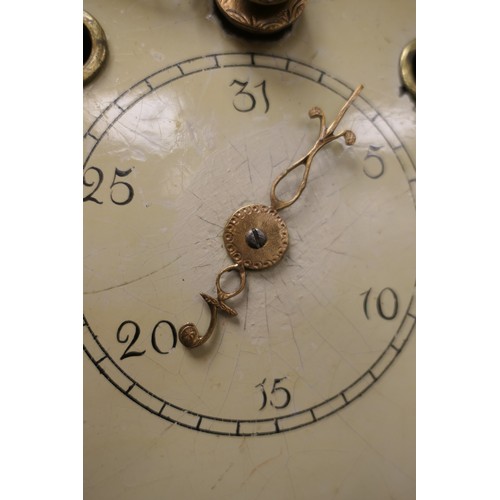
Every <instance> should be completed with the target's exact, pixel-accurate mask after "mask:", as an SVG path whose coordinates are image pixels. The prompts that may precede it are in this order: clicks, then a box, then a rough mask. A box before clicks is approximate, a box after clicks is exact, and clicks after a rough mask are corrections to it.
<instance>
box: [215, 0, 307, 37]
mask: <svg viewBox="0 0 500 500" xmlns="http://www.w3.org/2000/svg"><path fill="white" fill-rule="evenodd" d="M306 3H307V0H278V1H276V0H267V1H266V0H253V1H250V0H216V4H217V6H218V7H219V9H220V11H221V12H222V13H223V14H224V16H225V17H226V18H227V19H228V20H229V21H230V22H231V23H232V24H234V25H235V26H237V27H238V28H241V29H243V30H245V31H249V32H251V33H257V34H271V33H276V32H278V31H281V30H283V29H285V28H287V27H288V26H290V25H291V24H292V23H294V22H295V21H296V20H297V19H298V18H299V17H300V15H301V14H302V12H303V11H304V8H305V6H306Z"/></svg>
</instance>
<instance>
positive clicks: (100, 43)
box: [83, 11, 108, 85]
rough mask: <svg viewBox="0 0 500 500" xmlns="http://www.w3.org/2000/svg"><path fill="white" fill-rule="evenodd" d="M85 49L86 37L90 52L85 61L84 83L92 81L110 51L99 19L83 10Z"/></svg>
mask: <svg viewBox="0 0 500 500" xmlns="http://www.w3.org/2000/svg"><path fill="white" fill-rule="evenodd" d="M83 36H84V50H85V44H86V42H85V39H87V42H88V43H89V44H90V54H89V55H88V57H87V58H86V60H85V61H84V63H83V84H84V85H85V84H86V83H88V82H90V80H92V78H94V76H95V75H96V74H97V72H98V71H99V70H100V69H101V67H102V66H103V64H104V62H105V60H106V56H107V53H108V43H107V41H106V35H105V34H104V30H103V29H102V27H101V25H100V24H99V22H98V21H97V19H96V18H95V17H94V16H92V15H91V14H89V13H88V12H85V11H83Z"/></svg>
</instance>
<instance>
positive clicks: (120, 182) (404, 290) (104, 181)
mask: <svg viewBox="0 0 500 500" xmlns="http://www.w3.org/2000/svg"><path fill="white" fill-rule="evenodd" d="M284 89H285V90H284ZM349 94H350V89H349V88H347V87H346V86H345V85H344V84H342V83H340V82H339V80H338V79H335V78H334V77H332V76H330V75H328V74H327V73H326V72H325V71H324V70H322V69H318V68H315V67H313V66H311V65H306V64H304V63H300V62H298V61H296V60H293V59H291V58H286V57H280V56H273V55H265V54H255V53H223V54H211V55H207V56H201V57H198V58H194V59H190V60H187V61H179V62H177V63H175V64H174V65H172V66H169V67H167V68H165V69H163V70H162V71H160V72H157V73H155V74H153V75H149V76H148V77H146V78H145V79H143V80H142V81H140V82H138V83H137V84H136V85H134V86H133V87H132V88H131V89H129V90H127V91H126V92H125V93H124V94H123V95H122V96H120V97H119V98H118V99H117V100H116V101H115V102H113V103H112V104H111V105H110V106H109V107H108V108H106V109H105V110H104V112H103V113H102V114H101V116H99V117H98V119H97V120H96V121H95V122H94V123H93V124H92V125H91V127H90V128H89V130H88V132H87V134H86V137H85V145H86V146H87V147H88V148H89V154H88V156H87V157H86V159H85V164H84V184H85V196H84V202H85V205H84V207H85V214H84V215H85V222H86V226H85V335H84V337H85V347H86V349H87V351H88V353H89V356H90V357H91V359H92V360H93V362H94V363H95V364H96V365H97V366H98V367H99V369H101V370H102V371H103V372H104V373H105V374H106V375H107V376H108V377H109V379H110V381H112V383H114V384H115V386H116V387H118V388H119V389H120V390H121V391H122V392H123V393H124V394H126V395H127V396H128V397H129V398H131V399H132V400H133V401H135V402H137V403H139V404H140V405H141V406H144V407H146V408H147V409H148V410H149V411H151V412H152V413H154V414H156V415H157V416H159V417H161V418H165V419H167V420H170V421H172V422H176V423H178V424H180V425H183V426H186V427H189V428H192V429H194V430H200V431H206V432H213V433H217V434H219V433H220V434H229V435H259V434H269V433H274V432H282V431H284V430H289V429H295V428H297V427H302V426H306V425H311V424H314V423H315V422H317V421H318V420H321V419H322V418H324V417H326V416H328V415H331V414H332V413H335V412H336V411H339V410H340V409H342V408H344V407H345V406H347V405H348V404H349V403H350V402H352V401H354V400H355V399H357V398H358V397H359V396H361V395H362V394H363V393H364V392H365V391H366V390H367V389H368V388H369V387H371V386H372V385H373V384H374V383H375V382H376V381H377V379H378V377H379V376H381V375H382V374H383V373H384V372H385V370H386V369H387V368H388V367H389V366H390V365H391V363H392V362H393V361H394V359H395V358H396V357H397V355H398V353H399V352H400V350H401V349H402V347H403V346H404V344H405V342H406V340H407V338H408V336H409V335H410V333H411V331H412V329H413V326H414V322H415V308H414V297H413V288H414V287H413V285H414V281H415V277H414V268H413V267H412V266H408V265H407V264H408V262H412V260H413V258H414V246H415V245H414V241H413V234H414V227H413V220H414V197H413V189H412V188H413V185H414V182H415V173H414V168H413V164H412V162H411V159H410V157H409V155H408V153H407V152H406V151H405V148H404V146H403V144H402V143H401V141H400V140H399V138H398V137H397V135H396V134H395V132H394V131H393V130H392V129H391V127H390V126H389V125H388V124H387V122H385V121H384V120H383V118H382V117H381V116H380V114H379V113H378V112H377V111H376V110H375V109H374V108H373V107H372V106H370V104H369V103H368V102H367V101H366V100H365V99H364V98H360V99H359V100H358V101H357V102H356V104H355V109H353V110H352V111H351V112H350V113H349V117H348V118H347V119H346V122H347V121H348V122H349V126H350V127H351V128H352V129H355V130H356V133H357V134H358V137H360V140H359V141H358V145H357V146H355V147H351V148H347V147H346V146H342V145H340V144H335V145H332V147H331V148H329V149H328V150H326V151H324V152H322V154H321V156H320V157H319V158H318V160H317V161H316V163H315V165H314V167H315V170H314V173H313V174H312V176H311V179H310V185H309V190H308V191H306V194H305V195H304V199H301V200H300V203H298V206H297V207H295V206H294V207H293V209H290V210H289V211H288V212H289V216H288V219H289V226H290V229H289V231H290V240H291V241H292V244H291V248H290V250H289V252H287V254H286V255H285V257H284V261H283V262H282V263H281V265H280V266H278V267H276V268H275V269H272V270H269V271H268V272H266V273H253V275H252V276H249V278H248V279H249V281H250V280H251V284H250V287H249V291H248V293H247V294H245V297H244V298H243V300H240V304H239V309H240V316H239V317H238V318H237V319H230V318H227V319H226V318H225V319H223V320H221V324H220V326H219V328H218V329H219V331H218V333H217V338H216V339H215V340H213V345H211V346H207V347H206V348H205V349H203V350H201V351H200V352H197V353H193V352H189V351H187V350H186V349H184V348H183V346H182V345H180V344H178V343H177V339H178V327H179V326H180V325H182V324H183V322H185V321H186V320H188V319H192V318H195V319H199V321H200V322H201V323H203V322H204V321H205V320H204V318H203V302H202V301H199V300H197V298H196V296H197V294H198V293H199V291H200V290H199V288H200V286H201V285H202V284H203V285H204V287H205V290H208V291H210V289H211V287H213V285H211V282H213V275H214V273H215V271H217V269H218V268H221V267H223V266H225V265H226V264H227V262H228V257H227V255H226V253H225V252H224V250H223V240H222V237H221V232H222V229H223V225H224V223H225V221H226V220H227V219H228V216H230V215H231V212H232V210H233V209H234V208H236V207H238V204H248V203H249V202H252V201H257V202H260V201H265V200H266V198H267V196H268V193H269V186H270V185H271V181H272V179H273V178H274V177H276V175H277V174H279V173H280V171H281V170H283V169H284V168H285V167H287V166H288V165H290V164H291V163H293V160H294V159H295V158H296V157H297V155H298V154H301V153H303V150H304V149H305V148H307V149H308V146H309V144H310V143H311V142H313V138H314V134H315V133H316V130H315V129H316V124H314V123H311V122H309V121H308V120H307V117H306V116H305V113H304V110H306V109H309V108H310V107H312V106H313V105H314V103H317V102H321V103H322V105H323V106H324V107H325V108H326V109H332V110H336V109H338V108H340V107H341V105H342V104H343V101H344V100H345V97H346V96H348V95H349ZM249 113H250V114H252V115H255V116H254V117H252V118H250V119H248V117H249V116H250V115H249ZM270 126H272V128H273V133H272V134H269V127H270ZM215 131H216V133H215ZM277 139H279V140H277ZM110 160H111V161H110ZM283 213H284V214H286V212H285V211H284V212H283ZM283 216H284V217H285V215H283ZM110 306H111V307H110Z"/></svg>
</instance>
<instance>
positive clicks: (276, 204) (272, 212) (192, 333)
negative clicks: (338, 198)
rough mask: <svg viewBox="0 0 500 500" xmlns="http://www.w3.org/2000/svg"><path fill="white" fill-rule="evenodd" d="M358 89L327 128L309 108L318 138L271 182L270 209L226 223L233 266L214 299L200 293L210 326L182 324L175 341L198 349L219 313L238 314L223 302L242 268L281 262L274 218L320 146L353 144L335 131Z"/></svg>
mask: <svg viewBox="0 0 500 500" xmlns="http://www.w3.org/2000/svg"><path fill="white" fill-rule="evenodd" d="M362 89H363V86H362V85H359V86H358V87H356V89H355V90H354V92H353V93H352V94H351V96H350V97H349V99H348V100H347V102H346V103H345V104H344V106H343V107H342V109H341V110H340V111H339V113H338V114H337V117H336V118H335V120H334V121H333V122H332V123H331V125H330V126H329V127H328V128H327V127H326V119H325V114H324V113H323V111H322V110H321V109H320V108H312V109H311V110H310V111H309V117H310V118H319V119H320V131H319V137H318V139H317V141H316V142H315V144H314V146H313V147H312V148H311V149H310V151H309V152H308V153H307V154H306V155H305V156H303V157H302V158H300V159H299V160H297V161H296V162H295V163H294V164H293V165H292V166H290V167H289V168H287V169H286V170H285V171H284V172H283V173H281V174H280V175H279V176H278V177H277V178H276V179H275V180H274V182H273V184H272V187H271V206H270V207H267V206H265V205H248V206H245V207H242V208H240V209H238V210H237V211H236V212H235V213H234V214H233V215H232V216H231V218H230V219H229V221H228V222H227V223H226V226H225V228H224V233H223V239H224V245H225V247H226V250H227V252H228V254H229V256H230V257H231V258H232V259H233V261H234V262H235V264H233V265H231V266H228V267H226V268H225V269H223V270H222V271H221V272H220V273H219V274H218V275H217V278H216V288H217V298H213V297H210V296H209V295H206V294H204V293H202V294H201V296H202V297H203V299H204V300H205V302H207V304H208V305H209V307H210V313H211V318H210V325H209V327H208V330H207V331H206V332H205V334H203V335H200V334H199V331H198V329H197V327H196V326H195V325H194V324H193V323H187V324H185V325H183V326H182V327H181V328H180V330H179V340H180V341H181V343H182V344H183V345H184V346H186V347H198V346H200V345H202V344H204V343H205V342H206V341H207V340H208V339H209V338H210V337H211V336H212V334H213V333H214V331H215V328H216V325H217V318H218V312H219V310H220V311H223V312H225V313H226V314H229V315H230V316H236V315H237V314H238V313H237V312H236V311H235V310H234V309H233V308H231V307H229V306H228V305H227V304H226V303H225V301H226V300H229V299H231V298H233V297H236V296H237V295H239V294H240V293H241V292H242V291H243V290H244V289H245V286H246V269H256V270H259V269H266V268H268V267H271V266H273V265H274V264H277V263H278V262H279V261H280V260H281V259H282V257H283V255H284V254H285V252H286V249H287V247H288V230H287V227H286V224H285V222H284V221H283V219H282V218H281V217H280V216H279V215H278V211H279V210H282V209H283V208H286V207H289V206H290V205H292V204H293V203H295V202H296V201H297V200H298V199H299V197H300V195H301V194H302V192H303V191H304V189H305V187H306V185H307V179H308V177H309V171H310V169H311V164H312V160H313V158H314V156H315V155H316V153H317V152H318V151H319V150H320V149H321V148H322V147H323V146H325V145H326V144H329V143H330V142H332V141H334V140H336V139H339V138H340V137H344V140H345V143H346V144H347V145H349V146H350V145H352V144H354V143H355V141H356V136H355V135H354V132H352V131H351V130H344V131H342V132H340V133H338V134H335V130H336V128H337V126H338V125H339V123H340V121H341V120H342V118H343V117H344V115H345V113H346V112H347V110H348V108H349V107H350V106H351V104H352V102H353V101H354V99H356V97H357V96H358V95H359V94H360V92H361V90H362ZM300 165H304V166H305V169H304V174H303V176H302V180H301V182H300V185H299V187H298V189H297V190H296V192H295V194H294V195H293V196H292V197H291V198H290V199H289V200H281V199H279V198H278V196H277V195H276V188H277V186H278V184H279V183H280V182H281V181H282V180H283V179H284V178H285V177H286V176H287V175H288V174H289V173H290V172H292V171H293V170H295V169H296V168H297V167H299V166H300ZM230 271H235V272H238V273H239V277H240V285H239V287H238V289H237V290H236V291H234V292H226V291H224V290H223V289H222V287H221V284H220V279H221V277H222V275H223V274H224V273H227V272H230Z"/></svg>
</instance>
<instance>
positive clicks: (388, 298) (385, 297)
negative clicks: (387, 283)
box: [361, 287, 399, 320]
mask: <svg viewBox="0 0 500 500" xmlns="http://www.w3.org/2000/svg"><path fill="white" fill-rule="evenodd" d="M371 293H372V289H371V288H370V289H369V290H367V291H366V292H363V293H362V294H361V296H363V295H364V296H365V298H364V300H363V311H364V313H365V316H366V319H370V309H371V308H370V301H369V299H370V295H371ZM375 307H376V311H377V314H378V316H380V317H381V318H383V319H387V320H391V319H394V318H395V317H396V316H397V314H398V309H399V301H398V296H397V294H396V292H395V291H394V290H393V289H392V288H388V287H387V288H384V289H383V290H381V291H380V292H379V294H378V295H377V296H376V298H375Z"/></svg>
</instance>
